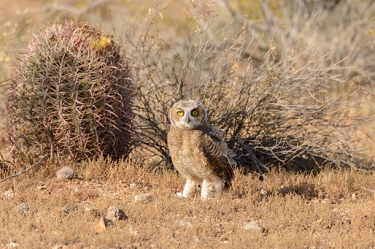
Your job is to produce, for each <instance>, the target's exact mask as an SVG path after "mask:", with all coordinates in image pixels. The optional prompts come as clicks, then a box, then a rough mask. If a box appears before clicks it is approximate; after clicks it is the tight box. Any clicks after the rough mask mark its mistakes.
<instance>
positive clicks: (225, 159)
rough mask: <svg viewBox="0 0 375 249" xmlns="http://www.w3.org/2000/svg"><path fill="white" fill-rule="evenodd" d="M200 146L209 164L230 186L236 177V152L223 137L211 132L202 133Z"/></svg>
mask: <svg viewBox="0 0 375 249" xmlns="http://www.w3.org/2000/svg"><path fill="white" fill-rule="evenodd" d="M218 131H219V130H218ZM199 147H200V149H201V150H202V152H203V154H204V156H205V158H206V160H207V164H208V166H209V167H211V168H212V169H213V171H214V172H215V173H216V174H217V175H218V176H220V177H221V178H222V179H223V180H224V181H225V183H226V184H228V185H229V186H230V185H231V182H232V180H233V178H234V173H233V166H234V165H235V161H234V160H233V156H234V155H235V154H234V152H233V151H231V150H230V149H229V148H228V147H227V144H226V143H225V142H224V141H223V139H222V138H221V137H219V136H216V135H215V134H213V133H211V132H209V133H206V134H204V133H202V136H201V139H200V146H199ZM229 186H228V187H229Z"/></svg>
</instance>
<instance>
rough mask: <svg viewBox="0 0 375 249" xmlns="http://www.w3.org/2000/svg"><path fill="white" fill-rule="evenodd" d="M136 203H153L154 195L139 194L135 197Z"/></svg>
mask: <svg viewBox="0 0 375 249" xmlns="http://www.w3.org/2000/svg"><path fill="white" fill-rule="evenodd" d="M134 200H135V201H151V200H152V195H151V194H139V195H136V196H134Z"/></svg>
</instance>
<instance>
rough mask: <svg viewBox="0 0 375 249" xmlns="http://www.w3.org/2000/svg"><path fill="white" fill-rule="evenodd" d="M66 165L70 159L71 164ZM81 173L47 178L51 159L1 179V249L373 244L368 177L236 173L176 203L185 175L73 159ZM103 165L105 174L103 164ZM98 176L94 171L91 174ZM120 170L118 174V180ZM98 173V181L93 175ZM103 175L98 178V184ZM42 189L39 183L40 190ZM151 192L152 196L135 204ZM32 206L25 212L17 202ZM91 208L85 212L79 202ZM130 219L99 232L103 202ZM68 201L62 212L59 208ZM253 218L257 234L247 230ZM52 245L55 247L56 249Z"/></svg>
mask: <svg viewBox="0 0 375 249" xmlns="http://www.w3.org/2000/svg"><path fill="white" fill-rule="evenodd" d="M67 163H68V162H67ZM71 166H72V167H73V168H75V169H76V170H77V176H76V177H75V178H74V179H72V180H59V179H56V178H52V177H47V178H46V176H51V175H52V174H53V172H54V171H55V170H56V168H57V165H56V164H55V163H51V162H48V163H46V164H44V165H43V166H41V169H40V170H39V171H38V172H37V173H31V174H28V175H23V176H21V177H19V178H16V179H15V180H14V181H13V182H12V181H8V182H4V183H1V184H0V190H1V193H4V192H5V191H7V190H8V189H10V188H13V189H14V190H15V193H14V197H13V198H10V197H5V196H1V199H0V205H1V207H2V210H3V212H0V220H2V224H3V226H2V231H3V232H2V233H1V235H0V245H1V246H5V248H7V247H6V246H7V245H8V246H9V245H10V243H16V244H17V245H18V248H53V246H56V245H61V246H66V247H65V248H333V247H334V248H343V247H347V246H350V247H352V248H369V247H373V246H374V245H375V239H374V237H373V235H374V230H375V208H374V205H373V204H374V195H375V193H374V190H375V183H374V181H373V175H372V174H359V173H358V172H354V171H340V170H329V169H326V170H325V171H323V172H321V173H319V174H318V175H316V176H312V175H303V174H290V173H287V172H285V171H280V172H277V171H274V172H271V173H270V174H268V175H267V178H266V179H265V180H264V181H260V180H259V179H258V178H257V177H255V176H254V175H244V174H242V173H240V172H238V171H236V181H235V184H234V188H233V190H232V192H231V193H230V194H229V195H227V196H222V197H220V198H218V199H215V200H209V201H201V200H200V199H199V194H198V195H197V196H196V197H195V198H193V199H180V198H178V197H176V196H175V193H176V192H177V191H179V190H181V189H182V186H183V182H184V180H183V178H182V177H180V176H178V175H177V174H176V173H175V172H174V171H164V172H158V173H155V172H153V173H151V172H148V171H147V170H145V169H143V168H142V167H140V165H138V167H137V165H134V162H119V163H111V162H106V161H105V160H98V161H93V162H90V163H88V164H87V165H86V169H84V167H77V166H78V165H72V164H71ZM104 169H105V170H104ZM95 172H96V173H95ZM119 176H121V177H119ZM93 179H95V180H93ZM98 180H100V181H98ZM38 186H44V187H45V189H38ZM141 193H150V194H151V195H152V197H153V198H152V200H150V201H140V202H136V201H134V197H135V195H137V194H141ZM22 202H25V203H27V204H28V206H29V210H28V211H26V212H25V213H24V214H22V213H21V212H20V211H19V209H18V206H19V205H20V204H21V203H22ZM87 205H89V206H93V207H95V208H97V211H96V212H92V211H91V212H86V211H85V206H87ZM111 205H115V206H117V207H119V208H120V209H123V210H124V211H125V213H126V215H127V216H128V219H127V220H122V221H117V222H115V223H114V225H113V226H110V227H107V228H106V229H105V230H102V231H98V230H97V229H96V224H97V223H98V221H99V219H100V216H102V215H103V214H104V213H105V211H106V210H107V208H108V207H109V206H111ZM63 206H65V207H67V208H68V210H69V213H68V214H64V213H63V212H61V210H60V209H61V207H63ZM252 221H254V222H256V223H257V224H258V225H259V226H261V227H262V228H261V230H253V231H247V230H245V229H244V225H246V224H247V223H249V222H252ZM55 248H57V247H55Z"/></svg>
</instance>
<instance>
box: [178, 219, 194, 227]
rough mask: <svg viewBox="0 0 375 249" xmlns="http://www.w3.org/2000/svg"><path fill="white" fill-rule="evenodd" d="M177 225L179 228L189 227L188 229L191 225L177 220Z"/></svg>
mask: <svg viewBox="0 0 375 249" xmlns="http://www.w3.org/2000/svg"><path fill="white" fill-rule="evenodd" d="M177 224H178V225H179V226H183V227H189V228H190V227H191V223H190V222H185V221H184V220H178V221H177Z"/></svg>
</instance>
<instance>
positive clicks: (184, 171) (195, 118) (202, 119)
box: [168, 100, 235, 199]
mask: <svg viewBox="0 0 375 249" xmlns="http://www.w3.org/2000/svg"><path fill="white" fill-rule="evenodd" d="M169 117H170V121H171V128H170V131H169V133H168V147H169V151H170V155H171V158H172V162H173V165H174V167H175V168H176V169H177V170H178V172H179V173H180V174H181V175H182V176H183V177H185V178H186V185H185V188H184V191H183V193H182V196H184V197H189V196H190V195H191V194H192V192H193V191H194V190H195V188H196V187H197V185H201V187H202V194H201V196H202V198H203V199H206V198H209V197H213V196H215V195H216V194H217V193H220V192H221V191H222V190H229V188H230V187H231V184H232V181H233V178H234V174H233V168H232V167H233V166H234V165H235V161H234V160H233V157H234V156H235V154H234V153H233V152H232V151H231V150H230V149H229V148H228V147H227V144H226V143H225V141H224V133H223V132H222V131H220V130H219V129H217V128H216V127H214V126H212V125H210V124H209V123H208V121H207V112H206V110H205V108H204V106H203V105H202V104H201V103H199V102H197V101H194V100H189V101H179V102H177V103H175V104H174V105H173V107H172V108H171V110H170V112H169Z"/></svg>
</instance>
